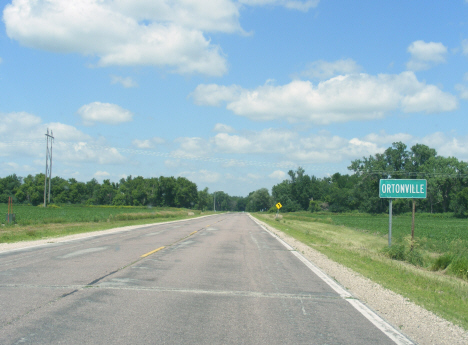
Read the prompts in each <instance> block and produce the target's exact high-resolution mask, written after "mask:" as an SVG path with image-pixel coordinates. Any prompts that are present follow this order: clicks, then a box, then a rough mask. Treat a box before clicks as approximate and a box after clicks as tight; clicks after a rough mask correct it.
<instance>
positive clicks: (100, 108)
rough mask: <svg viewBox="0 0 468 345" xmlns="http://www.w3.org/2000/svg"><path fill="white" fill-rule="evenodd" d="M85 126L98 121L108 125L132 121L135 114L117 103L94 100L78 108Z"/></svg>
mask: <svg viewBox="0 0 468 345" xmlns="http://www.w3.org/2000/svg"><path fill="white" fill-rule="evenodd" d="M77 113H78V115H79V116H80V117H81V120H82V121H83V124H84V125H85V126H93V125H94V124H95V123H96V122H101V123H105V124H108V125H117V124H120V123H123V122H129V121H132V118H133V114H132V113H131V112H130V111H128V110H126V109H123V108H122V107H120V106H118V105H116V104H110V103H101V102H93V103H89V104H86V105H83V106H82V107H81V108H80V109H78V112H77Z"/></svg>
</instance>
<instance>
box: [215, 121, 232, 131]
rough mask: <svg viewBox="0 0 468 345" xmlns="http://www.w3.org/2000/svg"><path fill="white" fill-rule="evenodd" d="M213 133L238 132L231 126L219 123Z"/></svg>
mask: <svg viewBox="0 0 468 345" xmlns="http://www.w3.org/2000/svg"><path fill="white" fill-rule="evenodd" d="M213 131H215V132H221V133H234V132H235V131H236V130H235V129H234V128H232V127H231V126H228V125H225V124H222V123H217V124H216V125H215V126H214V128H213Z"/></svg>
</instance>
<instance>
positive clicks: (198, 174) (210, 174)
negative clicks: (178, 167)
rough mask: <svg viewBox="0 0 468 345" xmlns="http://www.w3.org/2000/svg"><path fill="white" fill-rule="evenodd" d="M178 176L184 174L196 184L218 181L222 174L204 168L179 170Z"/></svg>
mask: <svg viewBox="0 0 468 345" xmlns="http://www.w3.org/2000/svg"><path fill="white" fill-rule="evenodd" d="M179 176H184V177H186V178H188V179H189V180H191V181H194V182H195V183H197V184H202V183H203V184H205V183H215V182H219V181H220V180H221V177H222V175H221V174H220V173H218V172H215V171H209V170H205V169H202V170H198V171H184V172H181V173H180V174H179Z"/></svg>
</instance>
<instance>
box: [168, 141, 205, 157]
mask: <svg viewBox="0 0 468 345" xmlns="http://www.w3.org/2000/svg"><path fill="white" fill-rule="evenodd" d="M175 143H178V144H179V149H177V150H175V151H173V152H171V155H172V156H173V157H177V156H180V157H186V156H188V157H204V156H207V155H209V154H210V153H211V147H210V144H209V143H208V142H207V141H206V140H205V139H203V138H197V137H192V138H178V139H176V140H175Z"/></svg>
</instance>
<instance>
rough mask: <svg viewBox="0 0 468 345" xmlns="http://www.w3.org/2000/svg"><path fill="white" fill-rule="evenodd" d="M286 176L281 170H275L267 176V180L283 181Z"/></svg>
mask: <svg viewBox="0 0 468 345" xmlns="http://www.w3.org/2000/svg"><path fill="white" fill-rule="evenodd" d="M287 176H288V174H286V173H285V172H284V171H281V170H275V171H273V172H272V173H271V174H270V175H268V177H269V178H271V179H273V180H278V181H283V180H284V179H286V177H287Z"/></svg>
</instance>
